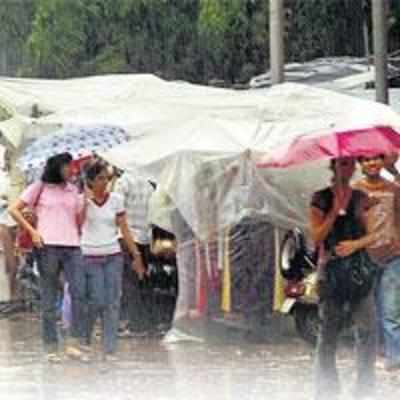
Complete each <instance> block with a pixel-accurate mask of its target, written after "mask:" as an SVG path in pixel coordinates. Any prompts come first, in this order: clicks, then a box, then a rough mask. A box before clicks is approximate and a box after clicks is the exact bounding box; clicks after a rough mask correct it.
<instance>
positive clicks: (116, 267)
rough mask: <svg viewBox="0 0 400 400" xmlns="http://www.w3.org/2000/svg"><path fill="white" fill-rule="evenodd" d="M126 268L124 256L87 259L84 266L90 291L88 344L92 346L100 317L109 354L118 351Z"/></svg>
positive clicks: (87, 320) (104, 342) (85, 278)
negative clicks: (123, 271) (124, 269)
mask: <svg viewBox="0 0 400 400" xmlns="http://www.w3.org/2000/svg"><path fill="white" fill-rule="evenodd" d="M123 265H124V261H123V256H122V254H117V255H109V256H100V257H84V267H83V269H82V271H81V273H82V275H83V274H84V276H82V278H83V281H86V288H87V301H88V309H87V316H86V318H85V322H86V336H87V342H88V344H90V342H91V337H92V333H93V327H94V325H95V323H96V320H97V317H98V316H100V317H101V320H102V325H103V346H104V351H105V352H106V353H113V352H115V350H116V345H117V331H118V324H119V310H120V301H121V291H122V289H121V287H122V270H123Z"/></svg>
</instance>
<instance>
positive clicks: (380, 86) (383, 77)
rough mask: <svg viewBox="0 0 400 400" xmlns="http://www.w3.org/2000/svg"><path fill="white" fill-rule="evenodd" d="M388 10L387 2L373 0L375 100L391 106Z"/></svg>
mask: <svg viewBox="0 0 400 400" xmlns="http://www.w3.org/2000/svg"><path fill="white" fill-rule="evenodd" d="M386 11H387V8H386V1H385V0H372V30H373V38H374V62H375V99H376V101H378V102H380V103H385V104H389V92H388V66H387V53H388V49H387V47H388V40H387V34H388V29H387V13H386Z"/></svg>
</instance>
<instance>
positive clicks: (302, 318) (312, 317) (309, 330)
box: [293, 304, 319, 346]
mask: <svg viewBox="0 0 400 400" xmlns="http://www.w3.org/2000/svg"><path fill="white" fill-rule="evenodd" d="M293 315H294V320H295V324H296V330H297V333H298V334H299V335H300V337H301V338H302V339H304V340H305V341H306V342H308V343H310V344H312V345H313V346H314V345H315V344H316V343H317V337H318V330H319V316H318V307H317V306H316V305H303V304H302V305H297V306H296V307H295V309H294V310H293Z"/></svg>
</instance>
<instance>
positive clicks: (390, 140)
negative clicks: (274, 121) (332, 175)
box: [257, 126, 400, 168]
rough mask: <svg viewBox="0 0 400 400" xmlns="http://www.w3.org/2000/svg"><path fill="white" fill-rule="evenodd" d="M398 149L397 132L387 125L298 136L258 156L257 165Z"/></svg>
mask: <svg viewBox="0 0 400 400" xmlns="http://www.w3.org/2000/svg"><path fill="white" fill-rule="evenodd" d="M399 150H400V134H399V132H397V131H396V130H395V129H393V128H392V127H390V126H374V127H370V128H363V129H356V130H348V131H342V132H332V133H330V134H324V135H320V136H316V135H314V136H308V135H307V136H305V135H303V136H298V137H296V138H295V139H294V140H293V141H292V142H290V143H289V144H287V145H285V146H281V147H280V148H277V149H276V151H274V153H273V154H268V155H265V156H261V159H260V161H259V162H258V163H257V167H259V168H268V167H272V168H274V167H275V168H286V167H290V166H294V165H300V164H303V163H306V162H310V161H318V160H322V159H330V158H339V157H359V156H372V155H376V154H392V153H396V152H399Z"/></svg>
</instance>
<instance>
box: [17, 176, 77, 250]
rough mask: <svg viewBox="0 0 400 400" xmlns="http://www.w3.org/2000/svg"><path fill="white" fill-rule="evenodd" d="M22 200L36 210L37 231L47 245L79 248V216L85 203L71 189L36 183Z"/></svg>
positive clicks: (67, 185) (72, 188) (69, 186)
mask: <svg viewBox="0 0 400 400" xmlns="http://www.w3.org/2000/svg"><path fill="white" fill-rule="evenodd" d="M20 200H21V201H23V202H24V203H25V204H27V205H28V206H29V207H32V208H33V207H34V206H35V205H36V207H35V213H36V215H37V219H38V223H37V229H38V231H39V233H40V235H41V236H42V238H43V240H44V243H45V244H47V245H54V246H79V245H80V238H79V226H78V219H77V216H78V213H79V210H80V209H81V207H82V199H81V197H80V196H79V193H78V189H77V188H76V187H75V186H73V185H71V184H69V183H68V184H66V185H53V184H48V183H42V182H36V183H33V184H32V185H30V186H28V187H27V188H26V189H25V191H24V192H23V193H22V194H21V196H20Z"/></svg>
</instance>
